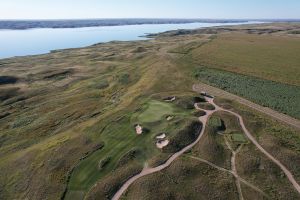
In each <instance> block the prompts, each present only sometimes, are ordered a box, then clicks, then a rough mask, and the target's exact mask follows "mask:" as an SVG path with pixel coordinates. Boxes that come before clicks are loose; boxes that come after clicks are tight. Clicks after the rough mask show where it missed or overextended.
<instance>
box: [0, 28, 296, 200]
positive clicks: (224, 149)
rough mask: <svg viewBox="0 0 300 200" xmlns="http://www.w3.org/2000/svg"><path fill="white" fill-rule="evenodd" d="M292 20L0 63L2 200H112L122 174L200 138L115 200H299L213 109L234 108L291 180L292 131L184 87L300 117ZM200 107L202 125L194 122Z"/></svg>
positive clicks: (226, 116)
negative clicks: (202, 87)
mask: <svg viewBox="0 0 300 200" xmlns="http://www.w3.org/2000/svg"><path fill="white" fill-rule="evenodd" d="M299 27H300V25H299V24H298V23H291V24H282V23H278V24H260V25H243V26H232V27H216V28H207V29H199V30H193V31H184V30H181V31H180V30H179V31H171V32H167V33H162V34H159V35H156V36H153V37H154V38H153V39H151V40H145V41H132V42H119V41H114V42H110V43H103V44H96V45H93V46H90V47H86V48H79V49H67V50H59V51H54V52H52V53H50V54H45V55H37V56H28V57H16V58H11V59H4V60H0V73H1V76H0V156H1V160H0V199H33V200H34V199H75V200H82V199H101V200H102V199H103V200H106V199H111V198H112V197H113V196H114V195H115V194H116V192H118V190H119V189H120V188H121V187H122V186H123V184H124V183H126V182H127V181H128V180H129V178H130V177H133V176H135V175H137V174H139V173H140V172H142V171H143V169H145V168H155V167H158V166H161V165H163V164H164V163H165V162H166V161H167V160H168V159H169V158H170V157H172V155H174V154H176V153H177V152H179V151H180V150H182V149H183V148H185V147H187V146H188V145H190V144H192V143H193V142H194V141H195V140H196V138H199V137H200V136H201V137H200V138H201V140H199V142H198V143H197V144H196V145H195V146H193V148H192V149H190V150H189V151H186V152H185V153H184V154H182V155H181V156H180V157H178V158H177V159H175V160H174V161H173V162H172V163H170V165H169V167H167V168H165V169H163V170H161V171H159V172H157V173H153V174H150V175H148V176H144V177H142V178H139V179H138V180H137V181H135V182H134V183H133V184H132V185H130V187H129V188H128V190H126V191H125V193H124V194H123V196H122V197H121V199H128V200H130V199H137V198H138V199H141V200H144V199H172V198H176V197H178V198H181V199H199V196H200V197H201V198H203V199H210V198H211V199H222V198H223V199H238V198H239V195H241V193H242V195H243V196H244V198H245V199H265V198H270V199H274V198H277V199H297V198H299V193H297V191H296V190H295V189H294V188H293V186H292V185H291V183H290V182H289V180H288V178H287V177H286V176H285V175H284V173H283V172H282V170H281V169H280V168H279V167H278V165H276V164H274V162H272V160H271V159H269V158H268V157H267V156H266V155H265V154H263V153H262V152H261V151H259V150H258V148H257V147H256V146H255V145H254V144H253V142H251V140H250V139H249V138H248V137H247V136H246V135H245V132H244V131H243V129H242V127H241V124H240V123H239V120H238V118H237V117H236V116H234V115H232V114H230V113H228V112H223V111H220V110H218V109H219V108H218V106H221V107H222V108H226V109H229V110H231V111H234V112H235V113H238V114H239V115H240V116H241V117H242V118H243V120H244V124H245V126H246V128H247V129H248V130H249V132H250V133H251V134H252V135H253V137H254V138H255V139H256V140H257V142H258V143H259V144H260V145H261V146H262V147H263V148H264V149H265V150H266V151H268V152H269V153H270V154H272V155H273V156H274V157H275V158H276V159H278V160H279V161H280V162H281V163H282V164H284V166H286V168H287V169H288V170H289V171H290V172H291V173H292V174H293V176H294V178H295V180H296V181H297V182H298V183H299V182H300V169H299V165H298V163H299V162H300V160H299V158H300V148H299V147H300V136H299V130H298V129H297V128H293V127H291V126H289V125H287V124H284V123H278V121H277V120H276V119H275V118H274V117H273V116H270V115H266V114H264V113H261V112H256V111H254V110H252V109H251V108H249V107H247V106H246V105H241V104H239V103H237V102H235V101H232V100H228V99H226V98H222V96H216V97H215V99H214V103H216V105H215V106H214V105H212V104H211V103H208V102H206V100H205V98H204V96H201V95H200V94H199V93H200V92H198V93H197V92H194V91H193V85H194V84H197V83H206V84H208V85H212V86H215V87H217V88H221V89H222V90H225V91H228V92H230V93H233V94H236V95H238V96H240V97H243V98H245V99H249V100H251V101H253V102H255V103H257V104H259V105H262V106H265V107H269V108H271V109H273V110H277V111H279V112H281V113H286V114H287V115H289V116H292V117H294V118H297V119H299V118H300V113H299V112H300V107H299V105H298V102H299V101H300V96H299V95H300V93H299V91H300V90H299V87H300V83H299V78H298V77H300V75H299V73H300V71H299V64H298V63H300V62H299V56H297V55H298V54H299V46H300V45H299V42H300V38H299V35H298V34H295V33H294V32H293V31H296V30H298V29H299ZM292 32H293V34H292ZM267 47H268V48H267ZM237 55H238V56H237ZM173 97H175V98H174V99H173ZM170 99H173V100H174V101H173V100H170ZM195 106H196V107H195ZM197 107H199V109H197ZM201 109H204V110H201ZM213 112H214V113H213ZM210 113H213V114H212V115H211V116H210V117H209V118H208V119H207V120H208V121H207V123H206V126H205V129H203V128H204V127H202V123H201V122H200V121H199V119H202V120H203V119H206V118H205V117H207V116H208V114H210ZM297 119H295V120H297ZM204 122H205V120H204ZM136 125H140V126H141V127H142V130H143V133H142V134H140V135H139V134H137V131H136ZM201 130H204V133H203V135H200V131H201ZM166 141H168V142H167V143H166ZM158 144H160V145H162V144H166V146H164V147H163V148H158V147H159V145H158ZM233 155H234V156H235V157H234V158H233ZM233 160H234V161H235V166H236V170H235V171H234V169H232V168H231V166H232V162H233ZM228 171H231V172H228ZM232 171H234V173H237V174H238V176H239V177H240V179H239V180H240V184H238V183H237V179H236V178H235V177H236V176H235V175H236V174H233V172H232ZM242 179H243V180H245V182H243V181H242ZM192 186H193V187H192ZM253 186H255V187H253ZM241 191H242V192H241Z"/></svg>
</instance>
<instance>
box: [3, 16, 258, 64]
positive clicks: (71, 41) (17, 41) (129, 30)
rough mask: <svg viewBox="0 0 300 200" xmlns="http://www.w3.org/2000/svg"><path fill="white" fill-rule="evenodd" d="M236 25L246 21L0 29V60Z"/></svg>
mask: <svg viewBox="0 0 300 200" xmlns="http://www.w3.org/2000/svg"><path fill="white" fill-rule="evenodd" d="M247 23H248V24H249V23H251V22H247ZM252 23H253V22H252ZM238 24H246V23H226V24H223V23H189V24H153V25H149V24H147V25H125V26H110V27H108V26H106V27H89V28H63V29H48V28H45V29H29V30H0V59H1V58H9V57H14V56H26V55H36V54H44V53H48V52H50V51H51V50H57V49H66V48H78V47H85V46H89V45H92V44H96V43H100V42H109V41H114V40H119V41H131V40H142V39H146V38H145V37H141V36H145V35H146V34H148V33H159V32H165V31H169V30H177V29H196V28H203V27H213V26H221V25H238Z"/></svg>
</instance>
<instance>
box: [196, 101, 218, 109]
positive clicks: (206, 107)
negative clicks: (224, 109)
mask: <svg viewBox="0 0 300 200" xmlns="http://www.w3.org/2000/svg"><path fill="white" fill-rule="evenodd" d="M198 106H199V108H202V109H204V110H215V109H216V108H215V107H214V106H213V105H212V104H210V103H198Z"/></svg>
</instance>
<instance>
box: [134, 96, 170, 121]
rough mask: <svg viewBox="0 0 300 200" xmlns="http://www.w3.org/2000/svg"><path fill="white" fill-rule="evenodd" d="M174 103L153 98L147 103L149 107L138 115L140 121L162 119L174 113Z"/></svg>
mask: <svg viewBox="0 0 300 200" xmlns="http://www.w3.org/2000/svg"><path fill="white" fill-rule="evenodd" d="M173 114H174V108H173V106H172V104H170V103H165V102H160V101H155V100H152V101H150V102H149V103H148V104H147V109H146V110H145V111H144V112H142V113H141V114H140V115H139V116H138V117H137V119H138V121H139V122H140V123H151V122H156V121H159V120H161V119H162V118H163V117H164V116H166V115H173Z"/></svg>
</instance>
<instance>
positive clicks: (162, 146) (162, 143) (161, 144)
mask: <svg viewBox="0 0 300 200" xmlns="http://www.w3.org/2000/svg"><path fill="white" fill-rule="evenodd" d="M169 142H170V141H169V140H163V141H158V142H157V143H156V146H157V148H159V149H162V148H164V147H165V146H168V144H169Z"/></svg>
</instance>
